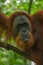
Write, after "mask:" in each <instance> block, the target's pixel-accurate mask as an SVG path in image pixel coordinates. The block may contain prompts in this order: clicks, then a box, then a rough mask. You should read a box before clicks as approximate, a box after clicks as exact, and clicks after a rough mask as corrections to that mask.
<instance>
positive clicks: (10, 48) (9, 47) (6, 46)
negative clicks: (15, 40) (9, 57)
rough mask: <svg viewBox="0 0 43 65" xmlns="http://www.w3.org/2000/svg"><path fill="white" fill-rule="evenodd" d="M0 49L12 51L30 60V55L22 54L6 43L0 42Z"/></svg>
mask: <svg viewBox="0 0 43 65" xmlns="http://www.w3.org/2000/svg"><path fill="white" fill-rule="evenodd" d="M0 47H3V48H5V49H7V50H12V51H14V52H16V53H18V54H20V55H22V56H24V57H26V58H27V59H30V53H28V52H23V51H21V50H19V49H18V48H16V47H14V46H12V45H10V44H8V43H4V42H1V41H0Z"/></svg>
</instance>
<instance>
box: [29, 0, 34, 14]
mask: <svg viewBox="0 0 43 65" xmlns="http://www.w3.org/2000/svg"><path fill="white" fill-rule="evenodd" d="M32 2H33V0H30V3H29V10H28V13H29V14H30V12H31V7H32Z"/></svg>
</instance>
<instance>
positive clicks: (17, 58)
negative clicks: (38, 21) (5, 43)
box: [0, 0, 43, 65]
mask: <svg viewBox="0 0 43 65" xmlns="http://www.w3.org/2000/svg"><path fill="white" fill-rule="evenodd" d="M29 2H30V0H8V1H7V0H0V11H2V12H3V13H5V14H6V15H7V16H10V15H11V14H12V13H13V12H15V11H19V10H24V11H26V12H28V10H29ZM39 10H43V0H33V2H32V7H31V13H30V15H32V14H33V13H35V12H37V11H39ZM10 42H11V44H12V43H14V41H12V40H11V41H10ZM29 64H30V60H28V59H26V58H24V57H23V56H21V55H19V54H17V53H15V52H13V51H11V50H9V51H8V50H6V49H4V48H0V65H29Z"/></svg>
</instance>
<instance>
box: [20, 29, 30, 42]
mask: <svg viewBox="0 0 43 65" xmlns="http://www.w3.org/2000/svg"><path fill="white" fill-rule="evenodd" d="M20 36H21V39H22V41H24V42H27V41H29V39H30V36H29V32H28V30H26V29H22V30H21V31H20Z"/></svg>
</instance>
